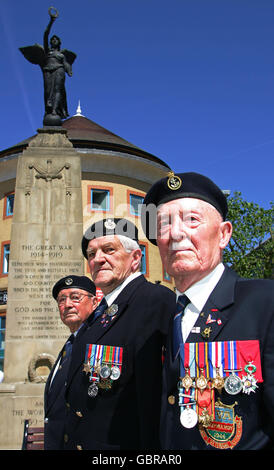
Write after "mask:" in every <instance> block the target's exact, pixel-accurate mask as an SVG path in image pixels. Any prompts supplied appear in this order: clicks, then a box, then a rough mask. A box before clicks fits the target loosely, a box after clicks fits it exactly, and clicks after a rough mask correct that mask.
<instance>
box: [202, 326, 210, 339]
mask: <svg viewBox="0 0 274 470" xmlns="http://www.w3.org/2000/svg"><path fill="white" fill-rule="evenodd" d="M210 333H211V327H210V326H208V327H207V328H205V329H204V330H203V331H202V333H201V335H202V337H203V338H205V339H208V338H209V337H210Z"/></svg>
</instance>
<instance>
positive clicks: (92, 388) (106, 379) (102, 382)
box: [88, 363, 121, 398]
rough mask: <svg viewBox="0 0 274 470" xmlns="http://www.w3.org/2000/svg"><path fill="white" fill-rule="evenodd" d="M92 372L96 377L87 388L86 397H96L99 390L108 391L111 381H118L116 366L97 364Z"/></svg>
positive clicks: (118, 372)
mask: <svg viewBox="0 0 274 470" xmlns="http://www.w3.org/2000/svg"><path fill="white" fill-rule="evenodd" d="M93 370H94V372H95V373H96V374H97V377H96V378H95V380H94V381H92V383H91V384H90V385H89V387H88V395H89V396H90V397H92V398H93V397H96V396H97V395H98V391H99V388H101V389H103V390H110V389H111V387H112V382H113V380H114V381H115V380H118V379H119V377H120V375H121V371H120V369H119V367H118V366H115V365H112V366H111V365H110V364H106V363H103V365H100V364H97V365H96V366H95V367H94V369H93Z"/></svg>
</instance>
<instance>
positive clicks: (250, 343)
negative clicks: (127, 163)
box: [142, 173, 274, 450]
mask: <svg viewBox="0 0 274 470" xmlns="http://www.w3.org/2000/svg"><path fill="white" fill-rule="evenodd" d="M226 216H227V201H226V197H225V195H224V194H223V192H222V191H221V190H220V188H218V186H216V184H215V183H214V182H213V181H211V180H210V179H209V178H207V177H205V176H204V175H200V174H197V173H180V174H176V175H175V174H174V173H170V174H168V175H167V177H166V178H163V179H161V180H160V181H157V182H156V183H155V184H154V185H153V186H152V187H151V188H150V190H149V191H148V193H147V195H146V197H145V199H144V208H143V214H142V224H143V229H144V231H145V233H146V235H147V238H148V239H149V240H150V241H151V242H152V243H153V244H157V246H158V248H159V251H160V255H161V258H162V262H163V266H164V268H165V270H166V271H167V272H168V274H169V275H170V276H172V277H173V278H174V280H175V285H176V294H177V307H176V310H175V311H174V315H173V320H172V322H171V324H170V330H169V336H168V341H167V351H166V356H165V363H164V379H163V380H164V394H163V401H162V425H161V442H162V447H163V449H165V450H179V449H182V450H214V449H218V450H220V449H223V450H225V449H241V450H242V449H251V450H257V449H269V448H273V442H274V440H273V439H274V438H273V433H274V431H273V430H274V394H273V389H274V388H273V387H274V380H273V377H274V375H273V370H274V349H273V344H274V297H273V292H274V290H273V281H270V280H255V279H254V280H250V279H249V280H247V279H241V278H240V277H239V276H237V274H236V273H234V272H233V271H232V270H231V269H230V268H228V267H227V266H224V264H223V262H222V252H223V250H224V249H225V247H226V246H227V244H228V243H229V240H230V237H231V234H232V225H231V223H230V222H229V221H228V220H226Z"/></svg>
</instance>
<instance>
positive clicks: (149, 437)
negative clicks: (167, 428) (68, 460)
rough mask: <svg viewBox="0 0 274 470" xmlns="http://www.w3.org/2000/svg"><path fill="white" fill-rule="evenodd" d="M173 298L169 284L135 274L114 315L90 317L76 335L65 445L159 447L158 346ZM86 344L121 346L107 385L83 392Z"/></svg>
mask: <svg viewBox="0 0 274 470" xmlns="http://www.w3.org/2000/svg"><path fill="white" fill-rule="evenodd" d="M175 303H176V296H175V294H174V293H173V292H172V291H171V290H170V289H168V288H166V287H164V286H160V285H155V284H152V283H150V282H148V281H146V279H145V278H144V276H140V277H138V278H136V279H134V280H132V281H131V282H130V283H129V284H128V285H127V286H126V287H125V288H124V289H123V290H122V292H121V293H120V294H119V296H118V297H117V299H116V300H115V302H114V304H116V305H117V306H118V313H117V316H116V317H115V318H114V319H113V320H112V321H111V322H110V323H109V324H108V326H107V327H103V326H102V324H101V319H100V318H97V319H96V320H95V321H94V320H92V321H91V322H90V324H89V326H88V328H87V329H86V330H85V331H84V329H83V330H82V332H81V334H79V337H78V336H77V338H76V341H75V343H74V347H73V354H72V361H71V365H70V370H69V374H68V379H67V389H66V401H67V403H68V415H67V419H66V425H65V436H64V441H65V445H64V448H65V449H77V448H82V449H84V450H85V449H98V450H103V449H110V450H112V449H113V450H115V449H155V448H159V418H160V401H161V374H162V349H163V346H164V344H165V340H166V334H167V329H168V324H169V320H170V316H171V314H173V311H174V308H175ZM86 344H103V345H107V346H121V347H123V348H124V354H123V365H122V373H121V376H120V378H119V379H118V380H117V381H115V383H114V382H113V386H112V388H111V390H108V391H104V390H100V391H99V393H98V395H97V396H96V397H95V398H91V397H89V396H88V393H87V391H88V386H89V384H90V382H89V377H88V375H87V374H86V373H85V372H84V371H83V364H84V359H85V350H86Z"/></svg>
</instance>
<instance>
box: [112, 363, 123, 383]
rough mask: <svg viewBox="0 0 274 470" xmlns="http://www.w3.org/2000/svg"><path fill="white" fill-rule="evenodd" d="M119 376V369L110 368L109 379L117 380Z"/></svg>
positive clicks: (115, 367)
mask: <svg viewBox="0 0 274 470" xmlns="http://www.w3.org/2000/svg"><path fill="white" fill-rule="evenodd" d="M120 375H121V371H120V369H119V367H117V366H113V367H112V368H111V374H110V378H111V379H112V380H117V379H119V377H120Z"/></svg>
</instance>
